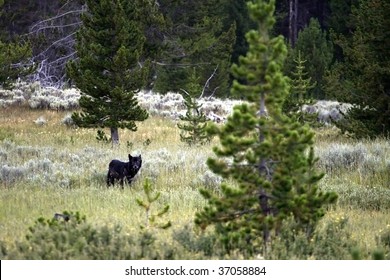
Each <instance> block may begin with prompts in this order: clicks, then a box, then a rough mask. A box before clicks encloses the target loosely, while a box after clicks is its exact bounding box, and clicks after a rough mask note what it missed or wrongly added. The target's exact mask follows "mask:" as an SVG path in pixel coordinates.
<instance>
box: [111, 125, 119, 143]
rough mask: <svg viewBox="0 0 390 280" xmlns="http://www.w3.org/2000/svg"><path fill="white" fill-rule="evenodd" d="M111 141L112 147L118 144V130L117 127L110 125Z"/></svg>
mask: <svg viewBox="0 0 390 280" xmlns="http://www.w3.org/2000/svg"><path fill="white" fill-rule="evenodd" d="M111 141H112V146H113V147H115V146H117V145H119V132H118V128H117V127H111Z"/></svg>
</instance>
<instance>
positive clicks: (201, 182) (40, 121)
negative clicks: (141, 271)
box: [0, 94, 390, 259]
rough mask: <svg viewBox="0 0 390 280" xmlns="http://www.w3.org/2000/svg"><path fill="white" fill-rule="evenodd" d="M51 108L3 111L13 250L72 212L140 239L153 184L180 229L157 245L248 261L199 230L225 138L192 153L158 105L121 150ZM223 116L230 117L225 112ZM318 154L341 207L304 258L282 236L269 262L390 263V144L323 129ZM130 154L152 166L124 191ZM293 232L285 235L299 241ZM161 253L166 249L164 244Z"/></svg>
mask: <svg viewBox="0 0 390 280" xmlns="http://www.w3.org/2000/svg"><path fill="white" fill-rule="evenodd" d="M3 96H4V94H3ZM25 98H26V97H25ZM29 98H30V99H31V94H30V97H29ZM29 98H26V99H29ZM30 99H29V100H30ZM42 100H43V99H42ZM42 102H43V101H42ZM72 102H73V101H72ZM141 103H142V102H141ZM171 103H175V101H171ZM3 104H4V103H3ZM49 104H50V102H49ZM72 104H73V103H72ZM63 106H67V105H63ZM72 106H73V105H72ZM160 106H164V105H162V104H160ZM218 106H219V105H218ZM218 106H217V107H216V108H219V107H218ZM48 107H49V108H44V107H42V108H41V107H39V106H37V107H34V108H33V107H32V106H31V104H30V106H29V105H28V104H27V103H26V102H25V100H22V101H20V102H19V103H17V104H13V103H12V102H10V104H8V105H7V106H5V105H3V106H0V189H1V191H0V241H1V242H2V243H1V244H2V246H3V247H7V248H8V250H11V249H12V248H14V247H17V246H16V245H15V244H16V243H15V242H16V241H18V240H24V239H25V236H26V232H27V231H28V229H29V227H31V226H32V225H33V224H34V222H35V221H36V220H37V218H38V217H45V218H51V217H53V215H54V213H61V212H62V211H65V210H67V211H78V212H80V213H82V214H84V215H86V217H87V221H88V222H89V223H90V224H91V225H93V226H95V227H107V228H115V227H116V226H118V225H119V226H120V227H121V232H122V233H123V234H124V235H126V236H135V235H137V234H138V233H139V231H140V226H142V225H145V224H146V215H145V211H144V210H143V209H142V208H141V207H140V206H139V205H137V203H136V198H139V199H143V198H144V196H145V194H144V191H143V184H144V182H145V180H146V179H148V180H149V181H150V182H151V185H152V187H153V189H154V190H155V191H158V192H160V193H161V197H160V199H159V200H158V201H157V202H156V203H155V204H154V205H153V207H154V208H152V209H151V211H154V209H156V211H157V210H158V209H161V207H163V206H164V205H166V204H168V205H169V206H170V210H169V211H168V213H167V214H166V216H165V217H164V220H170V221H171V222H172V227H171V228H169V229H167V230H159V231H158V232H157V233H156V234H155V236H156V239H157V242H160V241H161V242H164V244H169V246H171V247H172V248H177V251H178V252H180V253H177V255H176V257H177V258H189V259H192V258H194V259H198V258H243V257H245V256H242V255H240V254H229V255H226V254H225V255H221V254H218V253H217V249H216V248H215V247H214V248H213V245H210V242H211V241H209V243H207V240H212V238H211V239H207V238H205V236H203V237H202V233H200V232H199V231H198V230H197V229H196V228H195V227H194V224H193V220H194V215H195V213H196V212H197V211H200V210H201V209H202V208H203V207H204V206H205V200H204V199H203V198H202V197H201V195H200V193H199V189H200V188H208V189H212V190H215V191H216V192H218V190H219V186H220V183H221V178H219V177H217V176H216V175H214V174H213V173H211V172H210V171H209V170H208V168H207V165H206V163H205V162H206V160H207V158H208V157H210V156H213V152H212V146H213V145H217V144H218V142H217V139H214V140H213V141H212V143H211V144H210V145H204V146H200V147H189V146H187V145H186V144H185V143H182V142H180V131H179V129H178V128H177V122H178V121H177V120H176V119H175V118H174V117H170V116H166V115H165V116H163V115H161V114H158V113H157V111H158V108H154V110H155V111H152V109H151V108H148V110H150V111H151V116H150V117H149V119H147V120H146V121H144V122H142V123H138V124H137V125H138V131H137V132H129V131H123V130H121V131H120V141H121V144H120V146H119V147H115V148H112V147H111V144H110V143H104V142H102V141H100V142H99V141H97V140H96V130H94V129H80V128H76V127H73V126H72V124H71V123H70V122H69V112H70V111H69V110H70V109H74V108H73V107H72V108H60V109H59V108H57V109H56V108H50V106H48ZM219 109H220V110H222V109H221V108H219ZM165 111H170V110H169V108H166V109H165ZM171 111H172V110H171ZM225 111H226V112H228V110H225ZM215 114H216V115H221V111H217V112H216V113H215ZM107 133H108V132H107ZM315 152H316V155H317V157H318V158H319V160H318V162H317V166H318V169H319V170H321V171H323V172H324V173H325V177H324V178H323V179H322V180H321V182H320V187H321V188H322V189H323V190H332V191H335V192H337V193H338V195H339V199H338V202H337V204H336V205H333V206H331V207H330V208H329V209H328V211H327V214H326V215H325V217H324V218H323V219H322V220H321V222H320V224H319V226H318V229H317V230H318V234H317V237H316V238H315V240H311V241H312V243H313V244H312V245H310V246H312V247H311V249H310V252H309V253H299V252H298V251H297V250H298V249H297V247H299V242H298V241H299V239H298V238H294V240H295V241H296V242H295V245H288V246H287V245H286V244H285V243H283V241H282V240H281V241H280V242H279V243H275V244H276V245H275V246H274V247H275V252H274V253H273V254H270V255H269V256H268V258H282V259H284V258H298V259H300V258H303V259H306V258H309V259H310V258H321V259H350V258H354V257H355V258H357V257H356V256H357V255H358V257H359V258H372V256H373V254H374V255H375V254H376V253H378V252H379V253H380V254H381V256H382V257H383V256H384V257H386V258H389V257H390V255H389V252H390V142H389V141H388V140H387V139H375V140H360V141H359V140H354V139H351V138H348V137H345V136H342V135H339V133H338V131H337V130H336V129H335V128H333V127H332V126H330V125H327V126H324V127H321V128H317V129H316V143H315ZM129 153H131V154H132V155H139V154H141V155H142V160H143V166H142V169H141V171H140V173H139V174H138V175H137V177H136V180H135V181H134V182H133V183H132V185H131V186H125V189H124V190H121V189H120V188H119V187H111V188H107V186H106V173H107V167H108V163H109V162H110V160H111V159H119V160H123V161H126V160H127V155H128V154H129ZM203 234H204V233H203ZM210 234H211V233H210V232H209V236H211V235H210ZM287 235H288V233H285V238H291V237H289V236H287ZM183 236H184V237H183ZM283 236H284V235H283V234H282V235H281V237H280V238H281V239H282V238H283ZM202 238H203V239H202ZM202 240H203V241H202ZM202 242H203V243H207V245H204V244H203V243H202ZM202 244H203V245H202ZM278 244H279V245H278ZM164 246H166V245H164ZM202 246H209V247H210V246H211V249H210V250H213V249H215V250H216V251H215V254H214V253H213V252H211V253H210V252H209V253H207V254H206V253H205V250H204V248H203V249H202ZM215 246H216V245H215ZM308 246H309V245H308ZM179 248H180V249H179ZM313 248H314V249H313ZM159 249H161V250H164V248H163V246H160V247H159ZM354 252H355V255H354ZM4 257H5V258H13V256H12V255H8V256H7V255H5V256H4ZM19 257H20V256H19ZM257 257H258V258H264V256H257ZM144 258H148V255H146V256H144Z"/></svg>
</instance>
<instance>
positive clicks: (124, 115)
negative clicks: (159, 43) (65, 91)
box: [67, 0, 150, 144]
mask: <svg viewBox="0 0 390 280" xmlns="http://www.w3.org/2000/svg"><path fill="white" fill-rule="evenodd" d="M86 2H87V7H88V12H86V13H84V14H83V15H82V22H83V26H82V27H81V29H80V31H79V33H78V35H77V45H76V49H77V52H78V57H79V59H78V60H77V61H72V62H70V63H69V64H68V67H67V70H68V74H69V76H70V77H71V78H72V80H73V81H74V83H75V85H76V86H77V87H78V88H79V89H80V91H81V94H82V95H81V98H80V101H79V104H80V107H81V108H82V112H81V113H74V114H73V115H72V119H73V120H74V122H75V124H77V125H78V126H80V127H86V128H89V127H94V128H95V127H98V128H104V127H108V128H110V129H111V139H112V143H113V144H118V143H119V134H118V128H122V129H124V128H126V129H130V130H132V131H136V130H137V126H136V124H135V122H136V121H143V120H145V119H146V118H147V117H148V113H147V112H146V111H145V110H144V109H142V108H141V107H140V106H139V105H138V101H137V99H136V96H135V94H136V93H137V92H138V91H139V90H141V89H142V88H143V87H144V86H145V85H146V79H147V76H148V71H149V67H150V63H149V62H148V60H145V59H144V58H142V55H143V52H144V42H145V36H144V34H143V25H142V24H141V23H140V22H139V21H138V20H136V19H137V18H138V17H137V16H138V13H139V9H140V8H141V7H140V6H139V5H141V4H142V3H138V2H127V4H126V10H125V9H124V8H123V6H122V1H121V0H115V1H111V0H99V1H92V0H87V1H86ZM141 2H142V1H141ZM141 62H142V63H141ZM141 64H143V65H142V66H141Z"/></svg>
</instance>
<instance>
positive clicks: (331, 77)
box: [326, 0, 390, 138]
mask: <svg viewBox="0 0 390 280" xmlns="http://www.w3.org/2000/svg"><path fill="white" fill-rule="evenodd" d="M389 13H390V3H389V2H388V1H380V0H361V1H359V5H358V6H357V7H355V8H353V10H352V16H351V25H352V26H354V31H353V33H352V36H351V37H346V36H344V35H339V36H336V38H335V43H336V44H337V45H338V46H340V47H341V48H342V50H343V57H344V58H343V60H342V61H340V62H338V63H337V64H335V65H334V67H333V68H332V70H331V71H330V72H329V73H328V75H327V76H326V77H327V80H328V83H327V87H326V90H327V92H329V94H331V93H332V94H333V96H335V97H336V98H337V99H338V100H339V101H342V102H348V103H351V104H352V105H353V106H352V108H351V109H349V110H348V111H347V112H346V114H345V118H344V119H343V120H342V121H337V122H335V124H336V125H337V126H338V127H339V128H340V129H341V130H342V132H348V133H349V134H350V135H352V136H354V137H358V138H361V137H378V136H385V137H389V136H390V82H389V81H390V79H389V73H390V48H389V45H390V42H389V38H390V29H389V26H390V18H389V16H388V15H389Z"/></svg>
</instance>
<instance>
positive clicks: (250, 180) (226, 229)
mask: <svg viewBox="0 0 390 280" xmlns="http://www.w3.org/2000/svg"><path fill="white" fill-rule="evenodd" d="M248 9H249V12H250V15H251V17H252V19H253V20H254V21H255V22H257V24H258V26H257V30H251V31H250V32H248V33H247V35H246V38H247V40H248V43H249V50H248V52H247V55H246V56H245V57H240V59H239V65H233V67H232V71H233V73H234V76H235V77H236V78H237V79H239V80H235V81H234V83H233V89H232V91H233V92H234V93H236V92H239V93H240V94H241V95H242V96H245V99H246V101H247V103H244V104H242V105H238V106H236V107H235V108H234V112H233V114H232V115H231V116H230V117H229V118H228V120H227V123H226V124H225V125H223V126H221V127H218V126H216V125H214V126H212V127H211V128H210V133H211V134H213V135H216V136H218V137H219V139H220V145H219V146H217V147H215V148H214V152H215V154H216V156H217V157H216V158H209V159H208V161H207V164H208V166H209V168H210V169H211V170H212V171H213V172H214V173H216V174H218V175H220V176H222V177H223V178H224V179H229V180H233V181H235V182H236V185H228V184H227V183H224V184H222V185H221V192H222V194H221V195H217V194H214V193H212V192H210V191H207V190H202V191H201V193H202V195H203V196H204V197H205V198H206V200H207V201H208V205H207V206H206V207H205V208H204V210H203V211H201V212H198V213H197V214H196V219H195V223H196V224H197V225H199V226H200V227H201V228H206V227H207V226H209V225H211V224H214V225H215V229H216V232H217V233H218V234H219V235H220V236H221V240H222V242H223V243H224V244H225V245H226V246H227V248H228V249H233V248H234V249H241V250H245V251H246V253H249V254H252V253H258V252H259V251H261V248H262V245H264V244H266V243H267V240H269V237H270V236H271V235H272V234H273V232H274V231H273V230H277V228H279V227H280V226H283V221H284V220H285V219H289V218H290V217H293V219H294V220H295V222H296V230H301V231H303V232H305V233H306V234H307V236H308V237H309V236H310V235H311V234H312V233H313V230H314V227H315V225H316V223H317V222H318V220H319V219H320V218H321V217H322V216H323V215H324V213H325V209H324V205H326V204H328V203H331V202H334V201H335V200H336V194H334V193H323V192H321V191H320V190H319V188H318V185H317V183H318V181H319V180H320V179H321V178H322V176H323V175H322V174H319V173H317V172H316V171H315V168H314V164H315V162H316V159H315V157H314V152H313V142H314V140H313V137H314V133H313V132H312V131H310V129H309V128H308V127H307V126H303V125H301V124H300V123H298V122H296V121H295V120H293V119H290V118H288V117H287V116H285V115H284V114H283V113H282V104H283V99H284V98H285V97H286V96H287V94H288V91H289V85H288V84H289V83H288V78H287V77H286V76H284V75H283V73H282V68H283V62H284V60H285V57H286V53H287V48H286V45H285V43H284V39H283V37H281V36H279V37H275V38H272V37H271V36H270V30H272V27H273V25H274V23H275V19H274V16H273V14H274V10H275V0H270V1H266V0H255V1H253V2H252V1H249V2H248ZM239 81H245V82H243V83H241V82H239Z"/></svg>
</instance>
